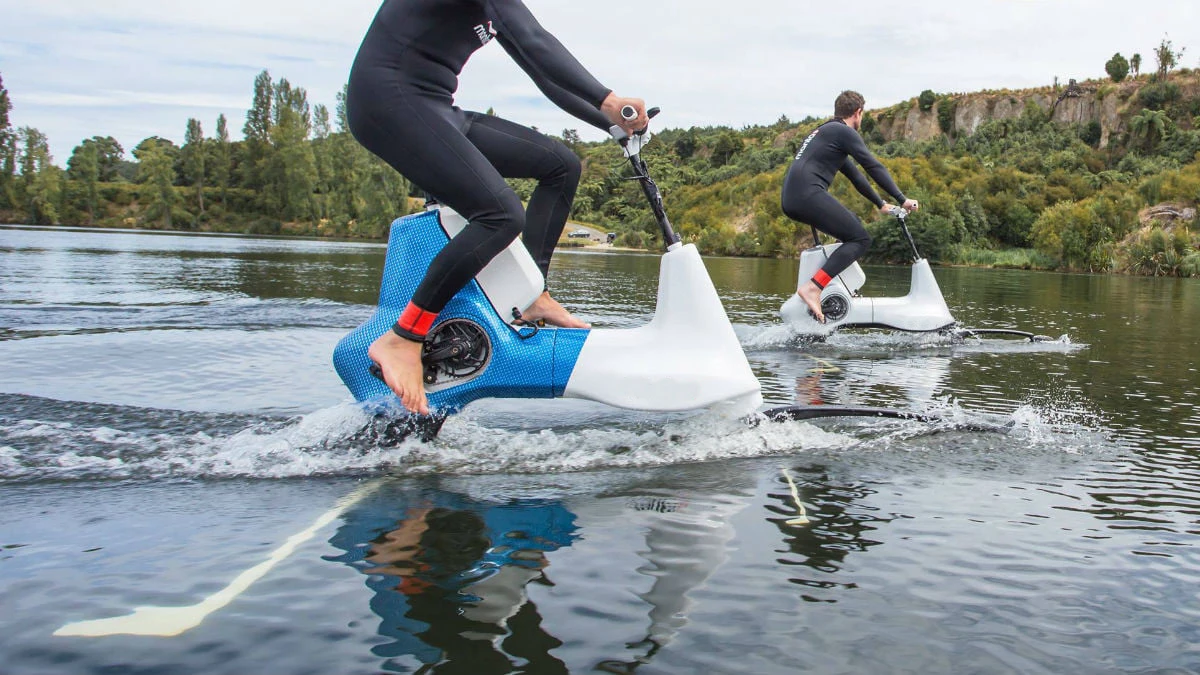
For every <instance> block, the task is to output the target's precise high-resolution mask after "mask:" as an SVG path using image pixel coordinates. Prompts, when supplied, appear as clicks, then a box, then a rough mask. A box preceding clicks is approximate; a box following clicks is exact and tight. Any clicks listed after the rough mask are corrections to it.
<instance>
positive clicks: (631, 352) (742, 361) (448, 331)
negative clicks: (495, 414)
mask: <svg viewBox="0 0 1200 675" xmlns="http://www.w3.org/2000/svg"><path fill="white" fill-rule="evenodd" d="M623 112H624V113H625V115H626V118H627V119H634V118H635V117H636V113H634V111H633V109H632V108H629V109H628V110H626V111H623ZM649 112H650V113H651V115H653V114H657V112H658V110H657V109H652V110H651V111H649ZM631 115H632V116H631ZM609 132H610V134H611V135H612V137H613V139H614V140H616V141H617V142H618V143H619V144H620V145H621V148H622V151H623V153H624V155H625V157H626V158H628V160H629V163H630V164H631V166H632V167H633V172H634V175H633V179H635V180H637V181H638V182H639V183H640V184H641V187H642V192H643V193H644V194H645V196H646V199H647V200H648V201H649V203H650V208H651V210H652V211H653V212H654V216H655V218H656V220H657V221H658V225H659V228H660V230H661V231H662V236H663V243H664V245H665V247H666V251H665V252H664V253H663V256H662V260H661V263H660V268H659V283H658V299H657V304H656V306H655V311H654V316H653V318H652V319H651V320H650V322H649V323H647V324H646V325H644V326H639V327H636V328H627V329H606V328H594V329H579V328H555V327H549V326H538V325H532V324H529V323H526V322H524V321H522V320H521V318H520V316H521V312H522V311H524V310H525V309H526V308H528V307H529V306H530V305H531V304H532V303H533V301H534V300H535V299H536V298H537V297H538V296H539V295H540V294H541V293H542V290H543V289H544V288H545V279H544V278H543V276H542V273H541V271H540V270H539V269H538V267H537V265H536V264H535V263H534V261H533V258H532V257H531V256H530V254H529V251H528V250H527V249H526V248H525V246H524V244H523V243H522V242H521V240H520V239H519V238H518V239H517V240H515V241H514V242H513V243H512V244H511V245H510V246H509V247H508V248H507V249H505V250H504V251H502V252H501V253H500V254H499V255H497V256H496V257H495V258H493V259H492V261H491V262H490V263H488V265H487V266H486V267H485V268H484V269H483V270H482V271H481V272H480V273H479V274H478V275H477V276H476V277H475V279H474V280H472V281H471V282H469V283H468V284H467V285H466V286H465V287H464V288H463V289H462V290H461V291H459V293H458V294H457V295H455V296H454V298H453V299H452V300H451V301H450V303H449V304H447V305H446V307H445V309H444V310H443V311H442V312H441V313H440V314H438V317H437V321H436V323H435V324H434V326H433V327H432V328H431V330H430V331H429V333H428V335H427V337H426V338H425V344H424V348H423V354H422V362H423V364H424V382H425V391H426V395H427V398H428V401H429V405H430V408H431V409H432V410H434V411H435V412H434V413H433V414H431V415H428V416H407V417H406V418H405V419H406V420H407V421H406V422H405V423H404V424H401V425H397V424H396V423H395V422H389V423H388V424H387V429H388V434H387V435H390V437H391V438H392V439H397V438H403V437H404V436H406V435H407V434H409V433H414V432H416V433H419V434H420V436H421V437H422V438H423V439H425V440H429V439H431V438H433V437H434V436H435V435H436V434H437V432H438V430H439V429H440V428H441V425H442V422H443V421H444V420H445V417H446V415H448V414H452V413H456V412H459V411H460V410H462V409H463V407H465V406H466V405H467V404H469V403H471V402H472V401H475V400H477V399H480V398H485V397H493V398H558V397H562V398H581V399H588V400H592V401H598V402H600V403H605V404H608V405H611V406H615V407H618V408H628V409H634V410H644V411H656V412H658V411H661V412H666V411H684V410H693V409H700V408H708V407H712V406H717V405H723V406H728V407H729V409H730V410H736V411H737V413H736V414H745V413H747V412H752V411H754V410H755V409H756V408H757V407H758V406H759V405H760V404H761V403H762V394H761V392H760V389H759V382H758V379H757V378H756V377H755V376H754V373H753V372H751V370H750V364H749V362H747V360H746V355H745V353H744V352H743V351H742V347H741V344H740V343H739V342H738V338H737V335H736V334H735V333H734V330H733V326H732V324H730V322H729V318H728V316H727V315H726V314H725V308H724V306H723V305H722V304H721V299H720V298H719V297H718V296H717V291H716V288H715V287H714V286H713V283H712V280H711V279H710V278H709V276H708V271H707V270H706V269H705V267H704V263H703V261H702V260H701V259H700V253H699V252H698V251H697V249H696V246H695V245H694V244H687V245H684V244H682V243H681V242H680V239H679V236H678V235H676V234H675V232H674V230H673V229H672V227H671V223H670V221H669V220H668V218H667V215H666V212H665V210H664V209H663V203H662V195H661V194H660V192H659V189H658V186H657V185H656V184H655V183H654V180H653V179H651V178H650V175H649V174H648V172H647V167H646V163H645V161H644V160H643V159H642V157H641V150H642V148H643V147H645V145H646V144H647V143H648V142H649V141H650V138H651V134H650V133H649V131H648V130H643V131H642V132H640V133H635V134H627V133H626V132H625V131H623V130H622V129H621V128H620V127H618V126H613V127H612V128H611V129H610V130H609ZM465 226H466V221H465V220H464V219H463V217H462V216H460V215H459V214H457V213H454V212H453V211H452V210H450V209H449V208H446V207H445V206H440V207H437V208H430V209H428V210H426V211H425V212H424V213H420V214H416V215H410V216H406V217H403V218H399V219H397V220H396V221H395V222H393V223H392V226H391V232H390V235H389V239H388V248H387V257H386V260H385V263H384V271H383V281H382V284H381V287H380V291H379V307H378V309H377V310H376V311H375V313H374V314H373V315H372V316H371V318H370V319H368V320H367V321H366V322H365V323H363V324H362V325H361V326H359V327H358V328H356V329H355V330H354V331H352V332H351V333H350V334H348V335H347V336H346V337H344V338H343V339H342V340H341V341H340V342H339V343H338V345H337V347H336V348H335V349H334V353H333V363H334V367H335V368H336V369H337V372H338V375H339V376H340V377H341V379H342V381H343V382H344V383H345V384H346V387H347V388H348V389H349V390H350V392H351V394H353V395H354V397H355V399H357V400H358V401H361V402H375V403H382V404H385V405H386V404H390V405H392V407H393V408H394V407H395V406H394V404H395V396H394V394H393V392H392V391H391V390H390V389H389V388H388V387H387V385H386V384H384V383H383V381H382V380H381V379H380V377H379V375H378V370H377V368H374V364H373V363H372V362H371V360H370V359H369V358H368V356H367V348H368V347H369V346H370V344H371V343H372V342H373V341H374V340H375V339H376V338H378V337H379V336H380V335H382V334H383V333H384V332H385V331H388V330H390V329H391V326H392V324H393V323H394V322H395V321H396V317H398V316H399V315H400V312H401V311H402V310H403V309H404V307H405V306H406V305H407V304H408V301H409V299H410V298H411V297H412V294H413V292H414V291H415V290H416V287H417V284H418V283H419V282H420V281H421V278H422V276H423V275H424V273H425V270H426V268H428V266H429V263H430V261H432V260H433V257H434V256H435V255H436V254H437V253H438V251H440V250H441V249H442V247H444V246H445V245H446V243H447V242H448V241H449V240H450V238H451V237H453V236H454V235H455V234H457V233H458V232H460V231H461V230H462V229H463V227H465ZM373 368H374V369H375V373H374V374H373V373H372V370H373Z"/></svg>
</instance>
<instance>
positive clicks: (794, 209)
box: [782, 91, 918, 323]
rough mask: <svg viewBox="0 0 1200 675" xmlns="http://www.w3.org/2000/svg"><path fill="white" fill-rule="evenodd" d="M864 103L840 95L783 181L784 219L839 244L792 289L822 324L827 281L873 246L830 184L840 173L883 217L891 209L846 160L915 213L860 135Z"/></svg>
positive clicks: (855, 95) (913, 204)
mask: <svg viewBox="0 0 1200 675" xmlns="http://www.w3.org/2000/svg"><path fill="white" fill-rule="evenodd" d="M864 103H865V101H864V100H863V97H862V94H859V93H858V92H855V91H844V92H842V93H841V94H840V95H839V96H838V97H837V100H835V101H834V104H833V114H834V119H832V120H830V121H828V122H826V123H825V124H822V125H821V126H819V127H817V128H816V130H814V131H813V132H812V133H811V134H809V135H808V138H806V139H804V143H802V144H801V145H800V150H799V151H798V152H797V153H796V158H795V160H794V161H793V162H792V165H791V166H790V167H788V172H787V176H785V177H784V179H783V195H782V202H783V203H782V207H783V212H784V214H786V215H787V217H789V218H791V219H792V220H799V221H800V222H802V223H805V224H808V225H811V226H813V227H815V228H817V229H818V230H820V231H822V232H824V233H825V234H828V235H830V236H833V237H836V238H837V239H838V240H840V241H841V242H842V245H841V246H839V247H838V248H837V250H836V251H834V252H833V254H832V255H830V256H829V260H827V261H825V265H824V266H823V267H822V268H821V269H820V270H818V271H817V273H816V274H815V275H813V278H812V279H810V280H808V281H806V282H804V284H803V285H801V286H800V288H798V289H796V294H797V295H799V296H800V299H801V300H803V301H804V303H805V304H806V305H808V309H809V311H811V312H812V314H813V316H814V317H816V319H817V321H820V322H821V323H825V315H824V314H823V313H822V312H821V291H822V290H824V289H825V285H826V284H828V283H829V282H830V280H831V279H833V278H834V277H836V276H837V275H838V274H841V273H842V270H844V269H846V268H847V267H849V266H850V265H851V264H852V263H853V262H854V261H855V260H858V259H859V258H861V257H862V256H863V254H865V253H866V252H867V248H868V247H870V245H871V235H869V234H867V229H866V228H865V227H863V224H862V221H861V220H859V219H858V216H856V215H854V214H853V213H851V212H850V209H848V208H846V207H845V206H843V205H842V203H841V202H839V201H838V200H836V199H834V197H833V195H831V194H829V185H830V183H832V182H833V178H834V176H835V175H837V173H838V172H839V171H840V172H842V173H843V174H845V176H846V177H847V178H849V179H850V182H851V183H853V184H854V188H855V189H856V190H858V192H859V194H861V195H862V196H864V197H866V198H867V199H869V200H871V203H872V204H874V205H875V206H876V207H877V208H878V209H879V210H880V211H881V212H883V213H889V212H890V211H891V210H892V209H894V208H895V207H894V206H892V205H891V204H888V203H886V202H884V201H883V199H881V198H880V197H879V195H878V194H876V193H875V190H874V189H872V188H871V184H870V183H868V182H867V179H866V178H864V177H863V175H862V174H861V173H859V171H858V169H856V168H854V163H853V162H851V161H850V158H851V157H853V158H854V159H855V160H856V161H857V162H858V163H859V164H860V165H862V167H863V169H866V171H867V173H868V174H870V175H871V178H873V179H874V180H875V182H876V183H877V184H878V185H879V187H881V188H883V189H884V190H885V191H886V192H887V193H888V194H889V195H891V196H892V197H893V198H895V200H896V201H897V202H898V203H899V204H901V205H902V206H903V207H904V209H905V210H906V211H910V212H911V211H916V210H917V208H918V204H917V202H916V200H914V199H906V198H905V197H904V194H903V193H902V192H900V188H898V187H896V183H895V181H893V180H892V176H891V174H889V173H888V170H887V169H886V168H885V167H884V166H883V164H881V163H880V162H879V160H878V159H875V156H874V155H872V154H871V151H870V150H868V149H867V144H866V143H864V142H863V139H862V136H860V135H859V134H858V129H859V127H860V126H861V125H862V118H863V105H864Z"/></svg>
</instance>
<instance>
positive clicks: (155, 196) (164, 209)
mask: <svg viewBox="0 0 1200 675" xmlns="http://www.w3.org/2000/svg"><path fill="white" fill-rule="evenodd" d="M149 141H151V139H146V140H145V141H142V143H141V144H139V145H138V147H137V149H135V150H134V151H133V152H134V155H135V156H136V157H137V158H138V162H139V164H138V182H139V183H142V184H143V185H144V186H145V187H146V191H145V192H144V193H143V195H142V196H143V197H145V198H147V201H148V205H147V207H146V212H145V214H144V216H143V217H144V221H145V222H151V221H154V220H155V219H160V222H161V224H162V227H163V228H164V229H170V228H171V225H172V223H173V222H175V217H174V216H175V215H176V214H175V210H176V205H177V204H178V203H179V201H180V199H179V194H178V193H177V192H176V191H175V187H174V182H175V169H174V164H175V162H174V160H173V159H172V158H171V155H170V153H169V152H168V150H167V146H166V144H164V143H154V142H149Z"/></svg>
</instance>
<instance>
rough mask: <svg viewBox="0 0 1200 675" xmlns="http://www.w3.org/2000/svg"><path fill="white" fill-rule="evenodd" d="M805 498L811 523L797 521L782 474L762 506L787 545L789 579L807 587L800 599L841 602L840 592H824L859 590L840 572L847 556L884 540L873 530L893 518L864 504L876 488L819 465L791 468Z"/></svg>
mask: <svg viewBox="0 0 1200 675" xmlns="http://www.w3.org/2000/svg"><path fill="white" fill-rule="evenodd" d="M789 471H790V473H791V476H792V478H793V480H794V481H795V482H796V484H797V486H798V492H799V494H800V499H802V500H803V501H804V504H805V505H806V510H807V516H808V522H807V523H806V524H803V525H800V524H795V522H794V521H793V519H794V518H795V517H796V515H797V512H798V511H799V508H798V507H797V505H796V503H795V499H794V498H793V497H792V493H791V490H790V488H789V486H788V483H787V479H786V478H785V477H784V475H782V474H781V475H780V476H779V477H778V478H777V479H776V485H775V486H773V487H774V488H778V491H776V489H772V490H771V491H769V492H768V494H767V496H768V497H769V498H770V500H771V501H768V502H767V503H766V504H765V505H764V508H766V510H767V512H768V513H769V514H770V515H768V516H767V521H768V522H770V523H772V524H774V525H775V526H776V527H778V528H779V532H780V534H782V535H783V537H784V544H785V546H786V548H784V549H781V550H777V552H778V553H781V554H783V557H780V558H779V559H778V560H779V563H780V564H781V565H784V566H785V567H786V568H787V569H788V570H789V571H788V575H789V578H788V581H789V582H790V583H793V584H796V585H797V586H799V587H801V588H803V589H804V590H802V591H801V593H800V597H801V599H802V600H805V601H807V602H837V597H836V593H828V592H824V591H831V590H847V589H855V588H857V584H856V583H854V582H853V581H847V580H842V579H841V578H840V577H839V573H840V572H841V570H842V569H843V568H844V567H845V564H846V558H848V557H849V556H850V554H851V553H853V552H856V551H857V552H863V551H866V550H868V549H870V548H871V547H874V546H878V545H880V544H882V543H883V542H882V541H880V540H877V539H874V538H872V533H873V532H875V531H877V530H879V529H880V528H881V527H882V526H883V525H886V524H887V523H890V522H891V521H892V520H894V517H889V516H887V515H883V514H880V513H877V512H875V511H874V510H873V509H871V508H869V507H868V506H866V502H868V501H869V500H870V498H871V496H872V495H874V494H875V492H876V491H875V490H874V489H872V488H870V487H868V486H867V485H865V484H862V483H850V484H844V485H839V484H838V482H837V479H836V478H835V477H834V476H831V475H829V473H828V472H827V471H826V468H825V467H823V466H820V465H810V466H795V467H792V468H791V469H790V470H789Z"/></svg>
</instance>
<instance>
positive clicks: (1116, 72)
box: [1104, 52, 1129, 82]
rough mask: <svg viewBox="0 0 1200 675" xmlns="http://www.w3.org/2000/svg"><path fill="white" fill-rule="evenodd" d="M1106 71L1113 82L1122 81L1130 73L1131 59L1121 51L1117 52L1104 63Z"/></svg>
mask: <svg viewBox="0 0 1200 675" xmlns="http://www.w3.org/2000/svg"><path fill="white" fill-rule="evenodd" d="M1104 72H1106V73H1108V76H1109V77H1110V78H1112V81H1113V82H1120V81H1121V80H1124V79H1125V76H1126V75H1128V74H1129V61H1126V60H1125V57H1124V56H1121V52H1117V53H1116V54H1113V55H1112V58H1111V59H1109V60H1108V62H1107V63H1105V64H1104Z"/></svg>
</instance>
